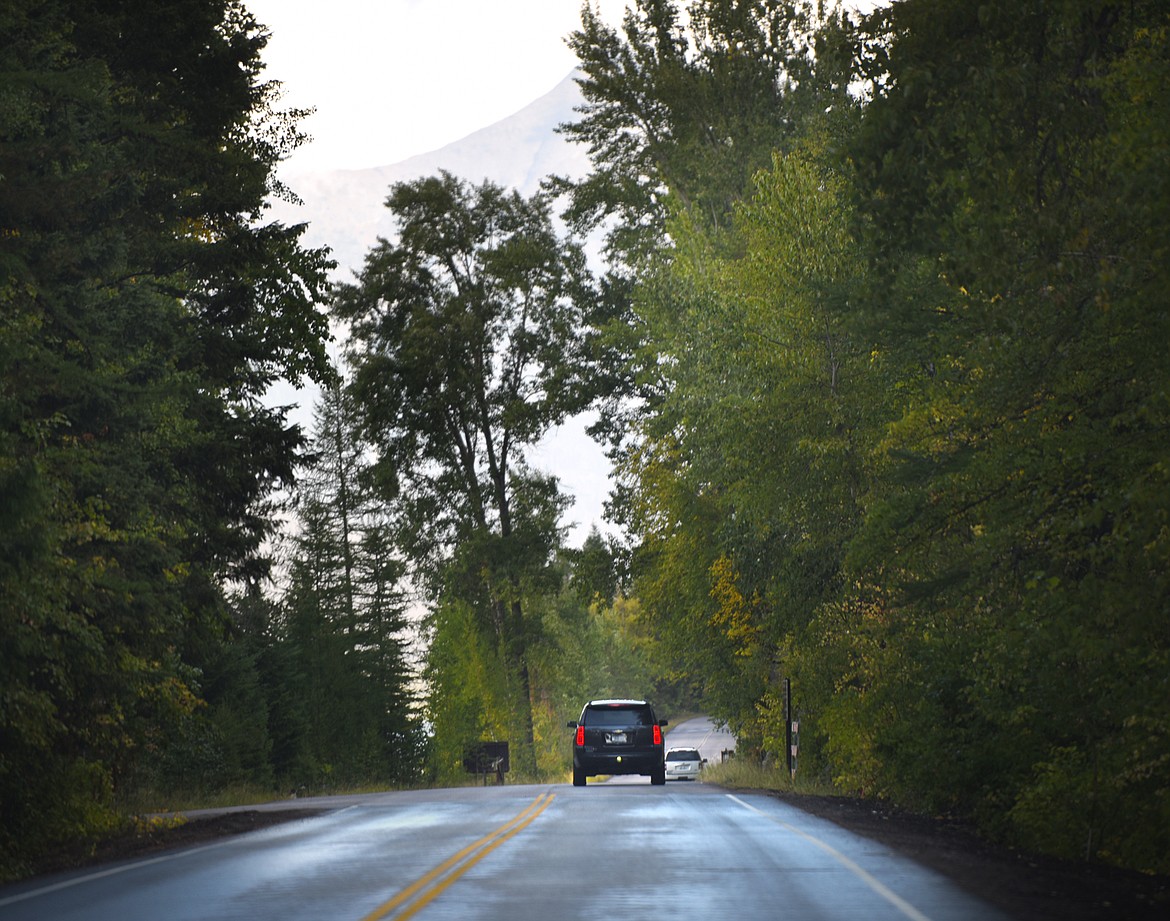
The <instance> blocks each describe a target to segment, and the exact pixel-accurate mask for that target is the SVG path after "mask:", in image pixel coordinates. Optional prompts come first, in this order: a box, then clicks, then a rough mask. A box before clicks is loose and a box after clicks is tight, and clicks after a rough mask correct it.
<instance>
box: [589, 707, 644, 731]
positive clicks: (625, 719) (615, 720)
mask: <svg viewBox="0 0 1170 921" xmlns="http://www.w3.org/2000/svg"><path fill="white" fill-rule="evenodd" d="M653 724H654V720H653V719H651V716H650V708H649V707H587V708H586V709H585V725H586V726H608V727H618V726H652V725H653Z"/></svg>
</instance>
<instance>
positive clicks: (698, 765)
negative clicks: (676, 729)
mask: <svg viewBox="0 0 1170 921" xmlns="http://www.w3.org/2000/svg"><path fill="white" fill-rule="evenodd" d="M706 763H707V762H706V761H705V760H704V759H703V758H701V757H700V756H699V750H698V749H696V748H672V749H671V750H670V751H668V752H667V753H666V779H667V780H672V779H673V780H694V779H695V778H696V777H698V776H699V771H701V770H702V769H703V765H704V764H706Z"/></svg>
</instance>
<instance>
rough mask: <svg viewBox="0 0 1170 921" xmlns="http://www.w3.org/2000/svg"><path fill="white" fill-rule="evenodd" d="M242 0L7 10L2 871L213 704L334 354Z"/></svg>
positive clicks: (282, 129)
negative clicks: (291, 381)
mask: <svg viewBox="0 0 1170 921" xmlns="http://www.w3.org/2000/svg"><path fill="white" fill-rule="evenodd" d="M265 40H266V36H265V33H264V32H263V30H262V29H261V28H260V27H259V25H258V24H257V23H256V22H255V21H254V19H253V18H252V17H251V16H250V15H249V14H248V13H247V12H246V11H245V10H244V8H243V7H242V6H241V5H240V4H239V3H236V2H228V0H176V2H174V3H170V4H165V5H162V4H151V5H146V6H143V5H142V4H139V3H134V2H129V0H127V2H119V0H111V2H108V3H102V4H87V3H71V2H65V0H52V2H46V3H28V2H16V3H7V4H4V5H3V7H2V8H0V85H3V87H4V91H3V93H0V448H2V454H0V490H2V491H3V502H2V503H0V509H2V511H0V517H2V518H3V521H2V522H0V650H2V651H0V657H2V664H0V672H2V673H3V675H4V678H3V680H4V683H5V693H4V694H3V703H2V704H0V812H2V813H3V815H4V821H3V823H2V824H3V829H2V831H0V862H3V863H4V865H5V866H6V867H8V868H11V867H12V865H13V864H12V863H11V861H19V860H20V859H21V858H22V857H23V856H28V855H31V854H34V853H35V852H36V850H37V849H38V847H39V846H40V845H41V844H43V843H45V842H50V841H52V840H54V839H57V838H59V837H61V836H64V835H72V834H76V833H77V831H78V829H79V828H80V829H81V830H82V832H83V833H88V832H90V831H92V830H94V829H96V828H98V827H100V826H101V825H103V824H106V823H109V822H111V821H113V815H112V812H111V804H112V790H113V789H114V788H115V787H116V786H117V784H118V783H119V782H120V779H121V778H122V777H124V776H126V774H127V773H128V771H129V770H130V769H131V768H132V766H133V764H134V763H135V761H136V760H137V758H138V757H139V755H140V753H141V752H143V751H145V750H147V749H149V748H150V747H151V746H152V745H154V744H155V743H156V742H158V741H159V740H160V739H162V738H164V737H165V736H166V733H165V732H164V729H165V727H166V726H168V725H172V724H174V723H175V722H176V721H177V720H178V718H179V716H181V715H182V714H183V713H188V712H190V711H191V709H192V708H193V707H194V706H195V701H196V699H197V693H198V688H199V684H198V675H197V672H196V671H195V670H194V668H192V663H191V662H190V661H188V660H185V659H184V655H185V654H186V651H187V650H189V649H190V644H189V643H188V639H189V638H190V636H191V633H192V631H193V630H202V629H204V628H206V629H209V630H212V631H215V630H218V629H219V628H220V626H222V622H223V619H224V617H225V608H224V605H223V604H222V595H221V592H220V587H219V586H220V584H221V581H222V580H224V579H227V578H251V577H253V576H255V575H257V574H258V573H259V572H260V571H261V570H262V566H261V565H260V563H259V557H258V552H257V551H258V548H259V546H260V543H261V541H262V540H263V538H264V537H265V535H266V534H267V533H268V532H269V530H270V528H271V518H270V517H269V516H268V515H267V514H266V513H265V512H264V509H263V500H264V499H265V497H266V496H267V495H268V494H269V492H270V490H271V488H272V486H273V485H274V484H275V483H276V482H278V481H280V480H282V479H287V478H289V477H290V476H291V473H292V469H293V463H292V461H293V457H294V454H295V452H296V450H297V447H298V435H297V433H296V432H295V431H294V430H292V429H290V427H289V426H288V424H287V422H286V420H285V418H284V414H283V412H282V411H280V410H274V409H271V408H267V407H265V406H264V405H263V404H262V403H261V397H262V396H263V394H264V393H265V391H266V389H267V388H268V386H269V385H270V384H271V382H272V381H273V380H275V379H276V378H278V377H281V376H286V377H293V378H296V377H300V376H301V375H302V374H304V373H306V372H308V373H313V374H318V373H320V372H322V371H323V369H324V367H325V360H324V354H323V348H322V341H323V339H324V338H325V337H326V335H327V326H326V323H325V319H324V317H323V316H322V314H321V313H319V312H318V311H317V310H316V309H315V307H314V302H315V300H316V299H317V298H318V297H319V296H320V295H321V293H322V291H323V289H324V285H325V273H326V271H327V268H328V261H327V259H326V257H325V255H324V254H323V253H321V252H315V251H307V250H305V249H303V248H302V247H301V246H300V244H299V243H298V238H299V235H300V232H301V231H300V229H299V228H287V227H283V226H280V225H276V224H265V223H264V222H263V219H262V218H263V202H264V200H265V198H266V196H267V195H268V194H269V193H270V192H272V191H273V190H274V183H273V181H272V178H271V177H272V170H273V168H274V167H275V165H276V163H277V161H278V160H279V159H280V158H281V157H282V156H284V155H285V154H286V153H287V152H288V151H289V150H290V149H291V148H292V147H293V146H295V144H297V143H299V141H300V135H299V134H298V133H297V132H296V130H295V120H296V113H279V112H277V111H275V110H274V109H273V105H274V102H275V98H276V96H275V93H276V87H275V86H274V85H273V84H271V83H265V82H263V81H262V80H261V77H260V74H261V64H260V58H259V55H260V52H261V50H262V49H263V47H264V44H265Z"/></svg>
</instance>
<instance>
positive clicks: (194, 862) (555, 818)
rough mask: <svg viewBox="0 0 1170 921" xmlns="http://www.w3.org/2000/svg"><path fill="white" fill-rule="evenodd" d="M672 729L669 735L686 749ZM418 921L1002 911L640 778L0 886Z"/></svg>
mask: <svg viewBox="0 0 1170 921" xmlns="http://www.w3.org/2000/svg"><path fill="white" fill-rule="evenodd" d="M682 739H683V735H682V734H680V735H679V736H678V737H676V741H675V742H674V744H692V743H691V742H686V743H683V742H682ZM714 744H720V743H719V742H718V740H715V741H714ZM704 754H708V753H707V752H706V751H704ZM635 780H636V779H635ZM415 917H417V918H420V919H429V921H437V919H460V921H466V919H485V921H487V919H505V918H506V919H509V921H525V919H531V921H549V919H577V918H580V919H598V918H608V919H626V918H631V919H633V918H639V919H640V918H688V919H690V918H694V919H717V918H735V919H756V918H760V919H763V918H767V919H774V918H791V919H794V921H818V919H832V921H837V919H858V921H861V919H864V921H887V919H888V921H927V919H929V921H994V919H1002V916H1001V915H999V914H997V913H996V912H995V911H994V910H993V909H992V908H990V907H989V906H988V905H986V904H984V903H982V902H980V901H978V900H976V899H973V898H972V897H971V896H969V895H966V894H964V893H962V892H960V891H958V890H957V889H955V888H954V887H953V886H951V885H950V884H949V883H948V882H947V881H946V880H945V879H943V878H942V877H940V876H938V875H936V874H934V873H932V872H931V871H928V870H926V869H923V868H921V867H919V866H917V865H915V864H914V863H913V862H912V861H910V860H908V859H906V858H904V857H901V856H899V855H897V854H895V853H894V852H892V851H890V850H888V849H886V848H884V847H882V846H881V845H879V844H876V843H874V842H873V841H870V840H868V839H865V838H860V837H857V836H855V835H852V834H851V833H849V832H847V831H845V830H843V829H841V828H839V827H838V826H835V825H833V824H832V823H829V822H826V821H824V820H821V819H817V818H815V817H812V816H810V815H808V814H806V813H804V812H801V811H800V810H799V809H796V808H794V807H792V806H790V805H787V804H785V803H782V802H779V801H777V800H775V799H774V798H771V797H767V796H760V795H750V794H739V793H737V794H730V793H728V792H726V791H724V790H721V789H718V788H715V787H711V786H708V785H704V784H681V783H679V784H670V785H668V786H667V787H665V788H663V787H654V786H651V785H650V783H649V781H648V780H646V779H644V778H643V779H642V782H641V783H638V782H634V783H625V784H613V783H603V784H592V783H591V784H589V785H588V786H586V787H584V788H574V787H573V786H572V785H571V784H568V783H565V784H551V785H539V786H503V787H467V788H461V789H454V790H433V791H409V792H401V793H389V794H379V795H374V796H366V797H361V798H358V799H356V800H354V801H350V802H349V804H348V805H344V806H341V807H339V808H336V809H334V810H333V811H331V812H328V813H325V814H318V815H313V816H309V817H306V818H305V819H304V820H300V821H294V822H290V823H286V824H283V825H278V826H274V827H271V828H268V829H265V830H262V831H257V832H253V833H250V834H247V835H242V836H239V837H236V838H230V839H226V840H223V841H220V842H216V843H214V844H211V845H205V846H201V847H194V848H190V849H187V850H180V851H174V852H169V853H165V854H162V855H159V856H156V857H152V858H148V859H143V860H137V861H130V862H126V863H119V864H112V865H109V866H106V867H102V868H98V869H91V870H88V871H83V872H79V873H75V874H68V875H62V876H57V877H53V878H49V879H41V880H36V881H30V882H28V883H24V884H21V885H19V886H9V887H6V888H4V889H0V921H9V919H11V921H16V919H48V918H52V919H54V921H70V919H77V921H81V919H85V921H99V919H110V921H114V919H116V921H146V919H158V918H166V919H167V921H186V919H192V921H194V919H215V921H221V919H247V921H264V919H273V921H276V919H279V921H295V919H305V921H309V919H312V921H321V919H341V921H350V919H352V921H380V919H404V918H415Z"/></svg>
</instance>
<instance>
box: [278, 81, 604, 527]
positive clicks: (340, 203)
mask: <svg viewBox="0 0 1170 921" xmlns="http://www.w3.org/2000/svg"><path fill="white" fill-rule="evenodd" d="M580 102H581V92H580V89H579V88H578V86H577V84H576V82H575V74H570V75H569V76H568V77H566V78H565V79H564V80H562V81H561V82H560V83H559V84H557V86H556V87H554V88H553V89H552V90H551V91H550V92H548V93H546V94H545V95H544V96H541V97H540V98H539V99H537V100H536V101H535V102H533V103H531V104H529V105H528V106H526V107H525V108H523V109H521V110H520V111H519V112H517V113H516V114H515V115H512V116H510V117H509V118H506V119H504V120H503V121H500V122H496V123H495V124H493V125H490V126H488V127H486V128H483V129H481V130H479V131H476V132H474V133H473V134H470V135H468V136H467V137H465V138H463V139H461V140H459V141H455V142H454V143H452V144H448V145H447V146H445V147H442V148H440V149H438V150H434V151H431V152H429V153H424V154H420V155H418V156H416V157H411V158H410V159H408V160H403V161H402V162H400V163H395V164H392V165H390V166H382V167H376V168H372V169H364V170H338V171H333V172H322V173H306V174H302V175H298V176H291V177H288V178H287V179H286V182H287V184H288V185H289V186H290V187H291V188H292V189H293V191H294V192H296V193H297V195H299V196H300V197H301V198H302V199H303V202H304V203H303V204H302V205H290V204H288V203H285V202H274V203H273V204H272V207H271V210H270V212H269V219H270V220H278V221H282V222H284V223H286V224H294V223H302V222H304V223H307V224H308V225H309V226H308V229H307V230H306V232H305V236H304V238H303V240H304V243H305V245H307V246H311V247H318V246H328V247H329V248H330V249H331V250H332V252H333V258H334V259H336V260H337V270H336V271H335V273H334V277H335V278H336V279H337V280H339V281H348V280H349V279H351V278H352V277H353V275H354V273H355V272H357V271H358V270H359V269H360V268H361V265H362V262H363V260H364V258H365V254H366V252H367V251H368V250H369V249H370V247H372V246H373V245H374V244H375V243H376V242H377V240H378V237H389V236H391V235H392V234H393V226H392V223H391V221H390V213H389V211H387V209H386V207H385V199H386V196H387V194H388V192H389V189H390V186H391V185H392V184H393V183H395V182H402V181H407V180H411V179H417V178H421V177H423V176H430V175H434V174H435V173H437V172H438V171H439V170H440V169H445V170H447V171H448V172H450V173H453V174H455V175H457V176H461V177H462V178H464V179H466V180H468V181H470V182H472V183H477V184H478V183H481V182H483V181H484V180H485V179H490V180H491V181H493V182H495V183H497V184H499V185H501V186H504V187H505V188H511V189H516V190H517V191H519V192H520V193H521V194H523V195H532V194H533V193H534V192H535V191H536V190H537V188H538V187H539V185H540V181H541V180H542V179H543V178H544V177H545V176H548V175H552V174H558V175H566V176H581V175H584V173H585V171H586V169H587V167H588V165H589V161H588V157H587V156H586V152H585V150H584V149H583V148H581V147H579V146H578V145H574V144H570V143H569V142H568V141H567V140H565V138H563V137H562V136H561V135H559V134H557V133H556V131H555V128H556V126H557V125H559V124H561V123H563V122H566V121H569V120H571V119H572V118H573V117H574V113H573V109H574V107H575V106H577V105H579V104H580ZM316 396H317V392H316V390H315V389H314V388H305V389H300V390H295V389H294V388H292V387H291V386H282V387H279V388H275V389H274V390H273V392H272V393H271V394H270V397H269V399H270V401H271V402H272V403H273V404H276V405H292V404H296V406H297V408H296V409H295V410H294V411H293V412H292V413H291V414H290V420H291V421H295V422H298V423H300V424H301V426H302V427H303V428H304V429H305V430H306V431H309V430H311V427H312V409H313V401H314V400H315V399H316ZM584 426H585V422H584V421H583V420H581V419H575V420H571V421H570V422H568V423H567V424H566V425H564V426H561V427H560V428H558V429H557V430H555V431H554V432H552V433H550V434H549V435H548V436H547V437H546V438H545V439H544V440H543V441H541V443H540V444H539V445H538V446H537V448H536V450H535V451H534V452H532V454H531V456H530V457H529V458H528V459H529V462H530V463H532V464H533V465H534V466H536V467H538V468H539V469H542V470H545V471H547V472H549V473H552V474H554V475H555V476H557V477H558V478H559V479H560V480H561V484H562V488H563V489H564V491H565V492H566V493H568V494H570V495H572V496H573V497H574V502H573V506H572V508H571V510H570V520H569V521H568V522H566V523H565V524H566V525H567V526H569V527H570V534H569V543H571V544H574V545H580V543H581V542H582V541H583V540H584V539H585V537H586V536H587V535H588V532H589V528H590V526H592V525H593V524H595V523H596V524H598V525H599V526H600V524H601V513H602V508H603V503H604V501H605V498H606V495H607V494H608V491H609V472H610V464H609V461H608V460H607V459H606V457H605V455H604V453H603V452H602V450H601V448H600V447H599V446H598V445H597V444H595V443H594V442H593V441H592V440H591V439H590V438H589V437H588V436H587V435H586V434H585V431H584Z"/></svg>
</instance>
